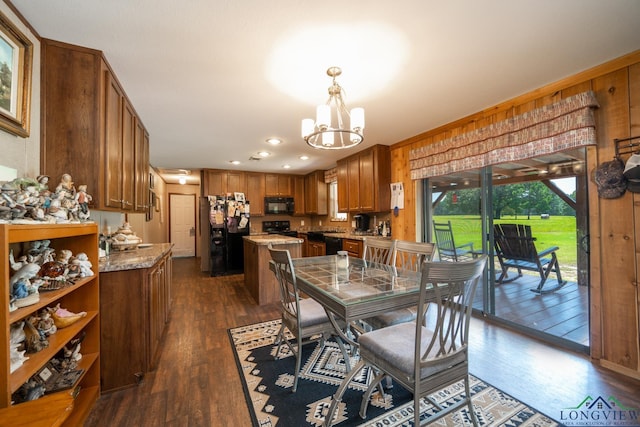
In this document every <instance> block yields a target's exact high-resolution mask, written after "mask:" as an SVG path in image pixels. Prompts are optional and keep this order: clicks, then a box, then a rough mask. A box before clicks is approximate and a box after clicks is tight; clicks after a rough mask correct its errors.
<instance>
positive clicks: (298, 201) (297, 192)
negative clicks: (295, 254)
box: [293, 175, 306, 256]
mask: <svg viewBox="0 0 640 427" xmlns="http://www.w3.org/2000/svg"><path fill="white" fill-rule="evenodd" d="M305 181H306V178H305V177H304V176H303V175H296V176H294V177H293V214H294V215H298V216H302V215H304V214H305V213H306V202H305ZM303 256H304V255H303Z"/></svg>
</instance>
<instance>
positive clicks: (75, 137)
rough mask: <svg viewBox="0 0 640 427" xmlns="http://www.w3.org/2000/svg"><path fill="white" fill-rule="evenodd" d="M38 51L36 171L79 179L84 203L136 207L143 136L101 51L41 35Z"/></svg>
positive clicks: (140, 197)
mask: <svg viewBox="0 0 640 427" xmlns="http://www.w3.org/2000/svg"><path fill="white" fill-rule="evenodd" d="M41 50H42V85H41V86H42V90H41V92H42V102H41V108H42V121H41V126H42V139H41V156H40V169H41V173H42V174H46V175H49V176H50V182H51V183H52V184H56V183H57V180H58V179H59V178H60V177H61V176H62V174H64V173H68V174H70V175H71V176H72V178H73V180H74V182H75V185H76V187H77V186H78V185H82V184H86V185H87V190H88V192H89V193H90V194H91V195H92V196H93V200H92V203H91V205H90V207H91V208H95V209H103V210H113V211H129V212H133V211H136V212H144V211H145V210H146V206H147V205H148V192H149V188H148V181H149V179H148V173H149V153H148V151H149V136H148V133H147V132H146V130H145V129H144V125H143V123H142V121H141V120H140V118H139V116H138V115H137V113H136V111H135V109H134V107H133V105H132V104H131V102H130V101H129V100H128V98H127V96H126V93H125V91H124V90H123V89H122V86H121V85H120V83H119V82H118V79H117V77H116V75H115V74H114V73H113V71H112V70H111V68H110V66H109V64H108V63H107V61H106V59H105V58H104V56H103V55H102V52H100V51H98V50H94V49H88V48H84V47H80V46H74V45H70V44H67V43H61V42H57V41H54V40H48V39H42V42H41ZM143 170H144V173H143V172H142V171H143Z"/></svg>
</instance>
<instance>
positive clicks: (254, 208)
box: [245, 172, 265, 216]
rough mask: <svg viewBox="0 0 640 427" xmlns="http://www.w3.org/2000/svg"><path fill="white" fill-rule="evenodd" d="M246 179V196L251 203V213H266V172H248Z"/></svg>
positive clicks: (255, 214) (256, 214)
mask: <svg viewBox="0 0 640 427" xmlns="http://www.w3.org/2000/svg"><path fill="white" fill-rule="evenodd" d="M246 181H247V191H246V192H245V198H246V199H247V200H248V201H249V203H250V206H251V215H253V216H262V215H264V193H265V180H264V174H263V173H258V172H247V173H246Z"/></svg>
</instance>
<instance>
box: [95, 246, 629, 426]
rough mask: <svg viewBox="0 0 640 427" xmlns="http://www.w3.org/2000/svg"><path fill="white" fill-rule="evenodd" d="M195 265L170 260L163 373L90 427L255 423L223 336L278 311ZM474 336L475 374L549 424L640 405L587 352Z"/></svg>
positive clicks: (479, 331)
mask: <svg viewBox="0 0 640 427" xmlns="http://www.w3.org/2000/svg"><path fill="white" fill-rule="evenodd" d="M199 265H200V264H199V260H197V259H195V258H177V259H174V268H173V284H174V287H173V289H174V295H173V297H174V298H173V307H172V313H171V318H170V321H169V325H168V328H167V334H166V336H165V338H164V344H163V347H162V355H161V358H160V363H159V366H158V369H157V370H156V371H155V372H152V373H150V374H148V375H147V376H146V377H145V380H144V382H143V383H142V384H141V385H139V386H137V387H135V388H129V389H125V390H121V391H117V392H113V393H109V394H105V395H103V396H102V397H101V398H100V399H99V401H98V403H97V404H96V406H95V407H94V409H93V411H92V412H91V414H90V416H89V418H88V419H87V422H86V423H85V426H87V427H88V426H119V427H127V426H131V427H133V426H136V427H138V426H203V427H204V426H207V427H209V426H250V425H251V418H250V416H249V412H248V409H247V406H246V404H245V398H244V393H243V390H242V385H241V383H240V378H239V375H238V372H237V370H236V364H235V360H234V356H233V352H232V350H231V344H230V342H229V337H228V335H227V329H228V328H230V327H234V326H240V325H246V324H251V323H255V322H260V321H265V320H271V319H274V318H277V317H279V311H278V307H277V305H269V306H264V307H259V306H257V305H256V304H255V303H254V302H253V301H252V299H251V297H250V296H249V295H248V293H247V292H246V290H245V288H244V283H243V276H242V275H235V276H226V277H209V276H208V275H207V274H205V273H201V272H200V271H199ZM131 333H132V334H135V333H136V331H131ZM471 337H472V338H471V344H470V364H471V372H472V373H473V374H475V375H476V376H478V377H480V378H482V379H483V380H485V381H486V382H488V383H490V384H492V385H494V386H496V387H498V388H500V389H501V390H503V391H504V392H506V393H509V394H511V395H512V396H514V397H516V398H517V399H520V400H522V401H523V402H525V403H527V404H529V405H531V406H533V407H534V408H537V409H538V410H541V411H543V412H545V413H546V414H547V415H549V416H550V417H552V418H555V419H559V418H560V415H561V414H560V411H561V410H562V409H565V408H571V407H575V406H577V405H578V404H579V403H581V402H582V400H583V399H584V398H585V397H586V396H592V397H594V398H595V397H597V396H602V397H604V398H605V399H606V398H608V397H609V396H615V397H616V398H617V399H618V400H619V401H621V402H622V403H623V404H625V405H626V406H629V407H634V408H640V381H637V380H633V379H629V378H627V377H624V376H621V375H619V374H616V373H614V372H611V371H608V370H605V369H602V368H600V367H598V366H597V365H596V364H594V363H592V362H591V361H590V360H589V358H588V357H586V356H584V355H580V354H575V353H571V352H567V351H564V350H560V349H557V348H554V347H552V346H549V345H545V344H543V343H540V342H538V341H536V340H534V339H531V338H528V337H525V336H523V335H520V334H517V333H514V332H512V331H509V330H506V329H503V328H501V327H498V326H495V325H491V324H489V323H487V322H484V321H482V320H481V319H474V321H473V322H472V326H471ZM295 427H297V426H295Z"/></svg>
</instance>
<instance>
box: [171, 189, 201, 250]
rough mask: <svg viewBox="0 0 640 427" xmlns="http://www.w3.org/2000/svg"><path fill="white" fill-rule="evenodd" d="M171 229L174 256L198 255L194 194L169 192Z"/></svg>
mask: <svg viewBox="0 0 640 427" xmlns="http://www.w3.org/2000/svg"><path fill="white" fill-rule="evenodd" d="M169 229H170V230H169V236H170V242H171V243H172V244H173V249H172V250H173V256H174V257H194V256H196V197H195V195H194V194H169Z"/></svg>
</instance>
